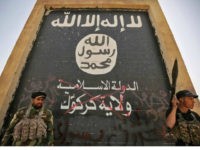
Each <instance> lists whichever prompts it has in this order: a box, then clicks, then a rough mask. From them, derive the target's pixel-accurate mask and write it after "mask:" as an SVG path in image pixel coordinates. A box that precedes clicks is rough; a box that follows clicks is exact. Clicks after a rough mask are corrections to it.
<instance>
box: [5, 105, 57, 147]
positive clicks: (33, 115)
mask: <svg viewBox="0 0 200 150" xmlns="http://www.w3.org/2000/svg"><path fill="white" fill-rule="evenodd" d="M27 109H28V108H26V107H23V108H21V109H19V110H18V111H17V112H16V113H15V115H14V117H13V119H12V120H11V122H10V124H9V126H8V128H7V129H6V132H5V135H4V137H3V139H2V145H4V146H6V145H7V146H8V145H11V143H10V141H11V142H12V145H13V146H50V145H53V140H54V135H53V115H52V112H51V111H50V110H48V109H45V108H44V109H40V110H37V109H34V108H33V107H31V109H30V110H29V113H28V115H26V113H27ZM39 114H41V115H39ZM38 116H41V117H38ZM38 118H39V119H40V120H39V121H40V123H39V126H42V127H43V129H45V130H46V132H45V133H42V134H41V132H39V133H40V134H41V135H38V134H37V135H36V136H37V137H40V138H34V137H35V136H32V135H31V136H30V133H29V131H27V132H28V133H27V132H26V133H24V131H23V132H22V133H20V135H22V136H24V135H28V136H29V138H25V140H23V138H24V137H23V138H19V137H18V136H16V135H17V134H16V133H15V132H16V131H15V128H16V127H17V126H21V124H20V123H21V122H22V120H25V119H27V120H30V121H32V122H34V119H38ZM20 121H21V122H20ZM31 126H32V127H28V128H27V129H28V130H31V129H29V128H32V129H33V128H34V124H33V123H32V125H31ZM40 128H41V127H40ZM36 130H37V129H36ZM19 131H20V130H18V131H17V132H19ZM30 137H31V138H30Z"/></svg>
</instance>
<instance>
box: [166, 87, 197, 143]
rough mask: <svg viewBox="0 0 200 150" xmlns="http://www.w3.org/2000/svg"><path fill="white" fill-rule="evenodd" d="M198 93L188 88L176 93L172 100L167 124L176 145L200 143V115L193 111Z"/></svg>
mask: <svg viewBox="0 0 200 150" xmlns="http://www.w3.org/2000/svg"><path fill="white" fill-rule="evenodd" d="M197 97H198V95H195V94H192V93H191V92H190V91H188V90H182V91H179V92H177V93H176V98H177V99H176V98H175V97H174V99H173V100H172V108H171V110H170V111H168V112H167V119H166V125H167V127H168V128H169V129H170V131H171V132H170V133H171V135H172V136H173V138H175V139H176V145H180V146H181V145H182V146H184V145H200V116H199V115H198V114H197V113H195V112H194V111H191V109H193V107H194V98H197Z"/></svg>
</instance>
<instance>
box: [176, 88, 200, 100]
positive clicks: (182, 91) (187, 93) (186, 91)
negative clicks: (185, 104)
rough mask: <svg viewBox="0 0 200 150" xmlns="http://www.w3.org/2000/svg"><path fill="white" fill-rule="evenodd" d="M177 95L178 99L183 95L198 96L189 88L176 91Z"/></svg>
mask: <svg viewBox="0 0 200 150" xmlns="http://www.w3.org/2000/svg"><path fill="white" fill-rule="evenodd" d="M176 97H177V99H179V98H182V97H194V98H197V97H198V95H195V94H193V93H192V92H190V91H188V90H181V91H179V92H177V93H176Z"/></svg>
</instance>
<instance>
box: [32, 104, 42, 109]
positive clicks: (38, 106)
mask: <svg viewBox="0 0 200 150" xmlns="http://www.w3.org/2000/svg"><path fill="white" fill-rule="evenodd" d="M42 106H43V105H33V107H34V108H35V109H40V108H42Z"/></svg>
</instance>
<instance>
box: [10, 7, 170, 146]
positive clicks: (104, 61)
mask: <svg viewBox="0 0 200 150" xmlns="http://www.w3.org/2000/svg"><path fill="white" fill-rule="evenodd" d="M169 89H170V85H169V81H168V77H167V73H166V69H165V64H164V62H163V59H162V56H161V52H160V49H159V44H158V41H157V39H156V36H155V31H154V29H153V27H152V25H151V22H150V19H149V16H148V13H147V12H145V11H132V10H112V9H111V10H98V9H63V10H62V9H59V10H52V11H47V12H46V14H45V16H44V18H43V22H42V25H41V28H40V31H39V32H38V36H37V39H36V41H35V42H34V45H33V48H32V51H31V53H30V55H29V57H28V60H27V63H26V66H25V69H24V71H23V73H22V77H21V79H20V84H19V87H18V89H17V91H16V94H15V97H14V102H13V103H15V104H16V105H17V106H18V107H22V106H25V105H27V104H29V102H30V95H31V93H32V92H33V91H39V90H41V91H46V93H47V94H48V97H47V101H46V105H47V107H49V108H50V109H51V110H52V111H53V115H54V133H55V145H167V144H168V143H167V142H166V141H165V139H164V134H165V126H164V121H165V112H166V110H167V108H168V105H169V97H170V90H169ZM12 111H13V112H15V111H16V109H15V110H14V109H13V110H12ZM13 112H11V113H13Z"/></svg>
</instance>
